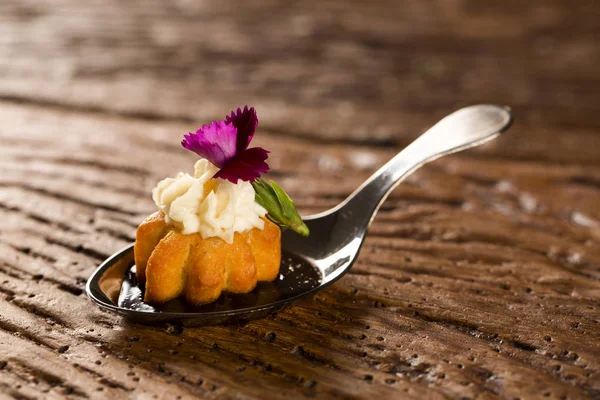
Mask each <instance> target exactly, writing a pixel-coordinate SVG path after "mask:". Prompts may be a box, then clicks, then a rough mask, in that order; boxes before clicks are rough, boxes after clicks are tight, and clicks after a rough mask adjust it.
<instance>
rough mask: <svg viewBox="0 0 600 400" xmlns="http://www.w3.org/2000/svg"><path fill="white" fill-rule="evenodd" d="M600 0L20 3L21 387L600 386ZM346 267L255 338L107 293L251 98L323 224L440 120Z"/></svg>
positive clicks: (5, 217) (336, 392) (9, 144)
mask: <svg viewBox="0 0 600 400" xmlns="http://www.w3.org/2000/svg"><path fill="white" fill-rule="evenodd" d="M598 20H600V4H599V3H598V2H597V0H579V1H577V2H576V4H573V3H572V2H570V1H567V0H532V1H528V2H520V1H508V0H502V1H500V0H494V1H480V0H448V1H437V2H424V1H421V0H403V1H394V0H390V1H383V2H379V3H378V4H372V3H371V2H367V1H362V0H353V1H339V2H336V1H327V2H322V1H315V0H306V1H301V2H289V1H285V0H270V1H252V2H250V1H244V2H238V1H233V0H220V1H202V2H194V1H183V0H179V1H172V2H167V1H160V0H155V1H149V0H147V1H144V2H135V3H134V2H123V1H120V0H105V1H80V2H77V1H73V0H47V1H44V2H39V1H29V0H27V1H24V0H3V1H2V2H0V154H1V156H0V218H1V221H2V223H1V228H0V294H1V295H0V398H5V397H6V398H17V399H34V398H64V397H68V398H92V399H96V398H111V399H115V398H140V399H153V398H159V399H175V398H193V397H206V398H249V399H266V398H274V399H277V398H287V399H289V398H303V397H319V398H378V399H391V398H418V399H437V398H465V399H467V398H469V399H476V398H477V399H496V398H506V399H517V398H519V399H532V398H550V399H580V398H600V340H599V338H600V207H599V206H598V205H599V199H600V197H599V196H600V157H599V155H600V150H599V147H600V136H599V132H598V130H599V129H600V75H599V74H598V68H597V66H598V64H599V63H600V49H599V44H598V43H599V42H598V39H597V37H598V35H600V25H599V24H598ZM477 102H496V103H505V104H509V105H511V106H513V108H514V112H515V114H516V118H517V122H516V124H515V126H514V127H513V128H512V129H511V131H510V132H509V133H507V134H506V135H505V136H503V137H501V138H500V139H498V140H496V141H494V142H492V143H489V144H487V145H485V146H483V147H481V148H478V149H475V150H471V151H468V152H465V153H462V154H459V155H455V156H451V157H448V158H444V159H441V160H438V161H436V162H434V163H432V164H430V165H428V166H426V167H424V168H423V169H421V170H419V171H418V172H416V173H415V174H414V175H413V176H411V177H410V179H408V180H407V181H406V182H405V183H403V184H402V185H401V186H400V187H399V188H398V189H397V190H395V191H394V192H393V194H392V195H391V196H390V198H389V199H388V200H387V201H386V203H385V204H384V206H383V208H382V210H381V211H380V213H379V215H378V216H377V218H376V220H375V222H374V224H373V226H372V228H371V231H370V233H369V236H368V238H367V240H366V243H365V246H364V248H363V250H362V252H361V254H360V258H359V260H358V263H357V264H356V265H355V266H354V267H353V268H352V270H351V271H350V273H349V274H348V275H346V276H345V277H344V278H343V279H342V280H341V281H339V282H338V283H336V284H335V285H333V286H332V287H330V288H329V289H327V290H325V291H324V292H321V293H319V294H318V295H317V296H315V297H314V298H311V299H307V300H304V301H302V302H301V303H299V304H298V305H297V306H294V307H293V308H290V309H288V310H286V311H284V312H282V313H280V314H278V315H277V316H275V317H273V318H268V319H264V320H258V321H253V322H250V323H248V324H246V325H244V326H230V327H223V326H217V327H208V328H181V327H178V326H165V327H147V326H142V325H136V324H132V323H128V322H126V321H124V320H122V319H121V318H120V317H118V316H116V315H114V314H111V313H109V312H103V311H101V310H100V309H98V308H97V307H96V306H94V305H92V304H91V303H90V301H89V300H88V299H87V297H86V296H85V293H84V284H85V281H86V279H87V278H88V276H89V275H90V274H91V273H92V271H93V270H94V269H95V268H96V266H97V265H98V264H99V263H100V262H101V261H102V260H104V259H105V258H106V257H107V256H109V255H110V254H111V253H113V252H115V251H116V250H119V249H120V248H122V247H124V246H125V245H127V244H128V243H130V242H131V241H132V240H133V237H134V232H135V229H136V226H137V224H138V223H139V222H141V221H142V220H143V218H144V217H145V216H146V215H147V214H148V213H150V212H152V211H154V209H155V206H154V205H153V203H152V201H151V199H150V196H149V191H150V189H151V188H152V186H153V185H154V184H155V183H156V182H157V181H158V180H160V179H162V178H163V177H165V176H167V175H172V174H173V173H175V172H176V171H180V170H190V169H191V168H192V165H193V161H194V157H193V155H191V154H187V152H185V151H184V150H182V149H181V148H180V146H179V144H178V142H179V140H180V138H181V136H182V135H183V134H184V133H187V132H188V131H190V130H192V129H194V128H196V127H198V126H199V125H200V124H202V123H206V122H209V121H211V120H212V119H216V118H220V117H222V116H223V115H224V114H225V113H226V112H227V111H229V110H230V109H231V108H233V107H234V106H238V105H243V104H246V103H249V104H253V105H255V106H256V107H257V108H258V110H259V116H260V121H261V124H260V129H259V133H258V135H257V136H256V139H255V141H256V143H257V144H258V145H262V146H264V147H266V148H268V149H270V150H271V151H272V153H271V156H270V165H271V167H272V168H273V173H272V176H273V177H274V178H275V179H277V181H278V182H279V183H280V184H281V185H282V186H284V187H285V188H286V189H287V190H288V191H289V192H290V193H291V195H292V197H293V198H294V199H295V200H296V202H297V204H298V206H299V208H300V209H301V211H302V212H303V213H305V214H308V213H313V212H317V211H322V210H325V209H327V208H329V207H331V206H333V205H335V204H337V203H338V202H340V201H341V200H342V199H343V198H344V197H345V196H346V195H348V194H349V193H350V192H351V191H352V190H353V189H354V188H356V186H357V185H359V184H360V183H361V182H362V181H363V180H364V179H366V178H367V177H368V176H369V175H370V173H372V172H373V171H374V170H375V169H376V168H377V167H378V166H379V165H381V164H382V163H384V162H385V161H386V160H388V159H389V158H390V157H392V156H393V155H394V154H395V153H396V152H397V151H399V150H400V149H401V148H402V146H403V145H406V144H407V143H409V142H410V141H411V140H412V139H413V138H415V137H416V136H417V135H418V134H419V133H421V132H422V131H423V130H424V129H425V128H426V127H428V126H429V125H431V124H433V123H435V122H436V121H437V119H439V117H441V116H443V115H445V114H446V113H449V112H451V111H453V110H455V109H457V108H458V107H460V106H462V105H464V104H469V103H477Z"/></svg>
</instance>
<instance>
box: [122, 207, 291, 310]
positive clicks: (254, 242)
mask: <svg viewBox="0 0 600 400" xmlns="http://www.w3.org/2000/svg"><path fill="white" fill-rule="evenodd" d="M134 250H135V260H136V265H138V266H137V268H138V271H140V272H138V278H139V279H140V281H142V282H143V281H144V280H145V281H146V294H145V297H144V301H147V302H154V303H160V302H165V301H168V300H171V299H173V298H175V297H178V296H181V295H183V294H185V296H186V299H187V301H188V302H189V303H192V304H206V303H210V302H212V301H214V300H216V299H217V298H218V297H219V296H220V295H221V292H222V291H223V290H225V291H229V292H233V293H248V292H250V291H252V290H253V289H254V288H255V287H256V283H257V281H271V280H273V279H275V278H276V277H277V275H278V273H279V264H280V261H281V231H280V230H279V227H278V226H277V225H275V224H273V223H272V222H271V221H268V220H266V219H265V226H264V229H262V230H261V229H253V230H251V231H249V232H245V233H241V234H240V233H235V235H234V240H233V243H231V244H229V243H226V242H225V241H223V240H222V239H220V238H216V237H214V238H208V239H202V237H201V236H200V235H199V234H191V235H182V234H180V233H178V232H177V231H175V230H170V229H169V228H168V227H167V226H166V225H165V222H164V215H163V214H162V213H154V214H152V215H151V216H149V217H148V218H146V220H145V221H144V222H143V223H142V224H141V225H140V227H139V228H138V231H137V233H136V244H135V247H134Z"/></svg>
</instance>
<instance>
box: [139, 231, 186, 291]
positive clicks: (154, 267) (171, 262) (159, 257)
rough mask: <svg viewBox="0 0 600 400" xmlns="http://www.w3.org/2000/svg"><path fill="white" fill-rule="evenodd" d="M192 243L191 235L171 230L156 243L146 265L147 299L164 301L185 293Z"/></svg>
mask: <svg viewBox="0 0 600 400" xmlns="http://www.w3.org/2000/svg"><path fill="white" fill-rule="evenodd" d="M191 244H192V237H191V235H181V234H179V233H176V232H175V231H170V232H169V233H167V235H166V236H165V237H164V238H163V239H162V240H161V241H160V242H159V243H158V244H157V245H156V248H155V249H154V251H153V252H152V255H151V256H150V259H149V260H148V264H147V267H146V294H145V296H144V300H145V301H149V302H150V301H153V302H158V303H163V302H165V301H168V300H171V299H174V298H175V297H179V296H180V295H181V294H182V293H183V287H184V283H185V278H186V276H185V272H186V271H185V264H186V262H187V260H188V256H189V253H190V246H191Z"/></svg>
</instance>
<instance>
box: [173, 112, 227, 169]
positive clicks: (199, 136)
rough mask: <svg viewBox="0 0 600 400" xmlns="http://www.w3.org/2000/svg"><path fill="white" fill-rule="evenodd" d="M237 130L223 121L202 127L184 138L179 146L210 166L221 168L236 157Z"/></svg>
mask: <svg viewBox="0 0 600 400" xmlns="http://www.w3.org/2000/svg"><path fill="white" fill-rule="evenodd" d="M236 137H237V129H236V128H235V126H234V125H232V124H228V123H226V122H225V121H216V122H213V123H211V124H210V125H208V126H206V125H204V126H202V128H200V129H198V130H197V131H196V133H189V134H187V135H185V136H184V139H183V140H182V141H181V145H182V146H183V147H184V148H186V149H188V150H190V151H193V152H194V153H196V154H198V155H199V156H200V157H202V158H206V159H207V160H208V161H210V162H211V163H212V164H214V165H216V166H217V167H219V168H223V167H224V166H225V164H227V163H228V162H229V161H231V160H232V159H234V158H235V157H236V156H237V151H236Z"/></svg>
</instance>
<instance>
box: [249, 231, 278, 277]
mask: <svg viewBox="0 0 600 400" xmlns="http://www.w3.org/2000/svg"><path fill="white" fill-rule="evenodd" d="M248 243H249V244H250V248H251V249H252V255H253V257H254V261H255V262H256V269H257V270H258V280H259V281H261V282H262V281H266V282H269V281H272V280H273V279H275V278H276V277H277V275H279V265H280V264H281V244H280V243H281V230H280V229H279V227H278V226H277V225H275V224H274V223H273V222H271V221H269V220H268V219H265V227H264V229H262V230H260V229H252V230H251V231H250V232H248ZM274 243H277V246H275V245H274Z"/></svg>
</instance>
